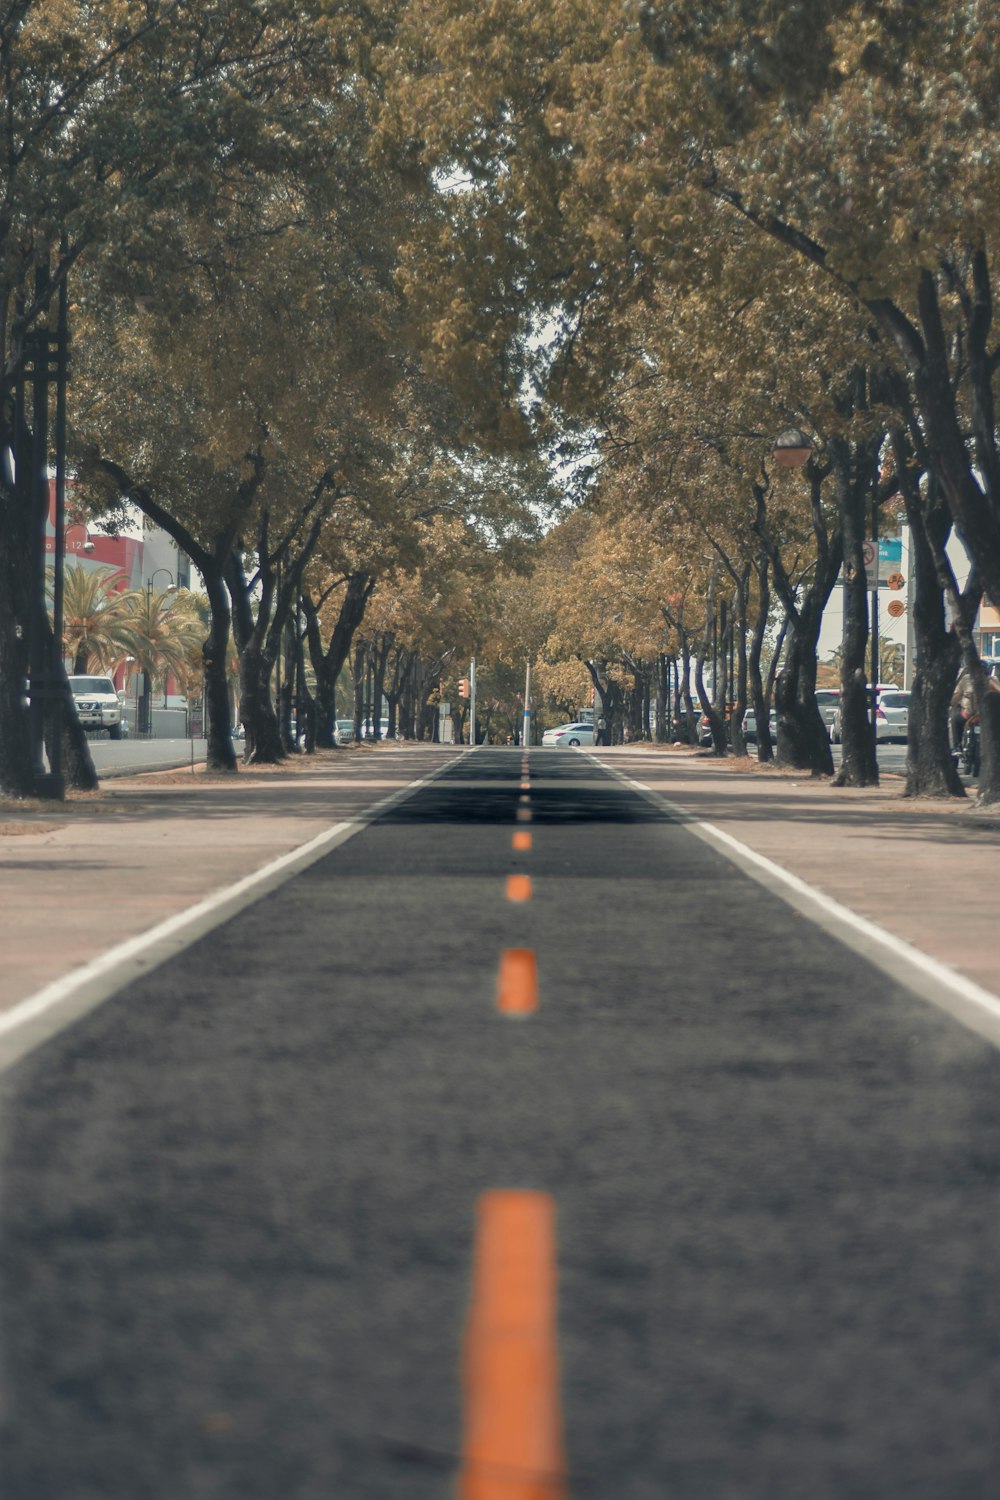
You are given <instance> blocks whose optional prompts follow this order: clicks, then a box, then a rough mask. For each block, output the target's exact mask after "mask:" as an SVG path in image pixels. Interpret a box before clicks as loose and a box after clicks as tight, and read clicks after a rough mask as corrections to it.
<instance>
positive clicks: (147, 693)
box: [136, 568, 177, 735]
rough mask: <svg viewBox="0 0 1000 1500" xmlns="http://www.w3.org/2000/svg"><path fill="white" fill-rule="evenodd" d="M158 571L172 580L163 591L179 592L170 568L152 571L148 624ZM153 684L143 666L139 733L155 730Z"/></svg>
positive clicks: (149, 581) (147, 591)
mask: <svg viewBox="0 0 1000 1500" xmlns="http://www.w3.org/2000/svg"><path fill="white" fill-rule="evenodd" d="M157 573H166V575H167V577H168V578H169V579H170V582H169V583H168V584H167V587H166V588H165V589H164V591H163V592H164V593H165V594H175V593H176V592H177V584H176V583H175V582H174V575H173V573H171V571H170V569H169V568H154V569H153V571H152V573H150V575H149V577H148V578H147V579H146V622H147V624H148V623H149V621H150V620H152V618H153V581H154V579H155V578H156V575H157ZM152 686H153V685H152V683H151V682H150V678H149V671H148V669H147V668H143V673H142V725H141V727H140V726H138V725H137V726H136V727H137V730H138V733H139V734H144V735H151V734H152V732H153V706H152V702H151V699H152ZM163 695H164V698H166V682H164V690H163ZM136 718H138V711H137V713H136Z"/></svg>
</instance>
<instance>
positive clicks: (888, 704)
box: [830, 687, 910, 745]
mask: <svg viewBox="0 0 1000 1500" xmlns="http://www.w3.org/2000/svg"><path fill="white" fill-rule="evenodd" d="M868 691H869V701H871V700H870V695H871V692H872V689H871V688H869V690H868ZM876 692H877V697H876V700H875V740H876V743H879V742H881V741H886V742H888V741H889V740H900V741H902V742H903V743H904V744H905V742H906V740H907V739H908V738H909V730H910V694H909V693H908V692H904V691H903V690H902V688H894V687H879V688H878V689H876ZM842 736H843V731H842V726H841V721H840V706H839V704H838V706H837V708H836V710H835V712H834V716H833V722H832V724H831V726H830V738H831V740H832V741H833V743H834V744H835V745H839V744H840V742H841V739H842Z"/></svg>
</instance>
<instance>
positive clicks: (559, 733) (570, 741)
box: [542, 723, 594, 748]
mask: <svg viewBox="0 0 1000 1500" xmlns="http://www.w3.org/2000/svg"><path fill="white" fill-rule="evenodd" d="M593 743H594V726H593V724H583V723H576V724H560V725H559V726H558V728H556V729H546V731H545V733H544V734H543V735H542V744H543V745H556V746H558V747H560V748H563V747H565V746H567V745H592V744H593Z"/></svg>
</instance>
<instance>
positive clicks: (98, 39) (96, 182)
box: [0, 0, 321, 795]
mask: <svg viewBox="0 0 1000 1500" xmlns="http://www.w3.org/2000/svg"><path fill="white" fill-rule="evenodd" d="M310 9H311V7H307V6H302V5H298V4H297V5H295V6H292V5H286V4H283V3H281V0H278V3H275V4H272V5H270V6H269V8H268V24H267V25H264V26H262V25H261V24H260V17H259V15H258V14H257V12H256V8H255V7H233V6H229V5H223V4H219V5H216V4H213V3H208V4H205V3H201V4H197V5H196V4H192V3H185V0H145V3H143V4H132V3H130V0H126V3H124V4H120V5H115V6H65V5H48V4H41V3H32V0H21V3H18V4H15V5H12V6H9V7H8V8H7V10H6V12H5V14H4V15H3V16H2V17H0V50H2V53H3V56H4V59H5V67H4V95H3V108H4V129H3V131H2V132H0V140H2V145H0V153H2V157H3V178H4V185H5V188H4V202H3V207H2V210H0V340H2V344H3V349H2V354H3V358H2V374H0V382H2V389H0V449H2V450H3V451H6V450H7V449H12V450H13V451H14V452H15V454H17V455H19V456H20V458H21V459H22V460H24V461H23V462H21V463H19V465H18V469H19V470H22V471H24V472H27V471H30V469H31V467H32V466H31V464H30V462H28V461H27V452H28V446H29V444H30V438H31V433H30V422H29V420H28V419H27V417H26V415H25V412H24V408H23V404H22V402H21V400H20V394H19V393H20V389H21V384H20V383H21V379H22V375H23V373H24V370H25V367H26V360H27V357H28V345H29V340H30V338H31V336H32V335H33V334H34V333H35V332H36V331H37V330H39V329H44V328H45V325H46V320H47V318H48V315H49V310H50V308H51V307H52V305H53V302H54V299H55V298H56V297H57V295H58V293H59V290H60V287H61V286H62V285H63V283H64V282H65V281H66V279H67V278H68V277H69V276H70V275H71V273H73V274H79V271H80V269H81V267H82V266H83V265H84V264H86V266H87V270H88V275H89V276H91V277H92V278H93V279H94V280H95V282H96V281H99V280H100V279H101V277H102V276H103V278H104V284H105V285H106V286H113V287H115V288H116V289H117V290H118V291H119V292H121V291H123V290H124V291H129V292H136V291H140V290H146V291H148V289H149V286H150V285H151V284H152V283H155V281H156V279H157V277H158V276H160V277H162V276H165V275H166V274H168V272H169V269H170V267H171V265H172V264H176V262H177V261H178V259H183V258H184V255H186V254H187V249H188V247H187V246H183V245H182V241H183V233H182V227H183V225H184V224H185V223H186V222H189V219H190V216H191V215H192V214H194V213H198V212H200V210H201V209H202V208H203V206H204V204H205V202H206V199H211V198H212V197H213V196H214V198H215V201H216V203H219V202H221V201H222V200H223V195H222V194H220V193H219V192H218V189H219V187H220V185H221V184H222V183H223V182H224V183H225V185H226V189H227V194H228V200H229V201H230V202H235V201H236V200H237V199H238V197H239V189H240V186H241V183H242V181H244V180H245V179H246V178H247V177H248V176H250V175H252V173H253V171H254V170H255V169H258V168H261V167H262V166H264V165H265V164H266V163H271V164H273V163H274V162H275V161H276V160H277V159H278V158H279V157H280V156H281V154H282V147H281V141H282V139H283V135H282V131H283V127H287V132H286V137H285V138H286V139H287V140H289V141H291V140H295V139H297V138H299V136H300V133H301V132H302V130H303V128H304V127H305V128H306V131H307V133H308V126H307V125H306V121H305V118H304V117H305V115H306V114H307V113H308V111H307V110H306V109H305V107H304V106H305V98H306V95H305V94H304V92H303V90H302V85H303V84H304V83H305V70H306V67H307V63H308V61H309V58H310V53H311V49H312V47H313V45H314V43H315V41H316V33H315V30H314V29H313V28H312V25H311V19H312V18H311V15H310V13H309V12H310ZM265 103H266V105H267V108H266V109H265V108H264V105H265ZM320 112H321V111H320V108H319V104H318V101H317V108H316V109H315V110H314V111H313V114H314V115H318V114H319V113H320ZM202 222H203V223H205V222H206V221H205V219H204V218H202ZM216 238H218V237H216ZM31 506H32V499H31V496H30V495H29V493H28V490H27V487H26V486H25V485H24V484H19V483H17V482H16V481H15V482H14V483H13V484H12V483H11V482H10V480H9V478H7V477H6V471H5V475H4V476H0V787H2V788H3V789H4V790H5V791H8V792H12V793H14V794H15V795H18V794H19V795H23V794H25V793H27V792H29V791H30V790H31V789H32V770H31V765H30V754H29V747H28V744H27V737H26V729H25V723H24V715H23V713H22V712H21V696H22V684H23V680H24V676H25V671H26V662H25V646H24V642H25V640H26V637H27V628H26V627H27V620H28V616H29V612H30V608H31V603H32V600H31V589H32V586H33V582H34V581H33V579H32V575H31V573H30V571H29V570H26V569H25V568H24V565H23V564H24V558H25V557H26V556H29V555H30V548H29V545H28V541H29V533H30V529H31V527H30V522H31ZM39 586H40V585H39Z"/></svg>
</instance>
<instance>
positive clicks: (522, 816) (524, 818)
mask: <svg viewBox="0 0 1000 1500" xmlns="http://www.w3.org/2000/svg"><path fill="white" fill-rule="evenodd" d="M516 817H517V821H518V822H519V823H530V822H531V808H530V807H519V808H518V810H517V813H516Z"/></svg>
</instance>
